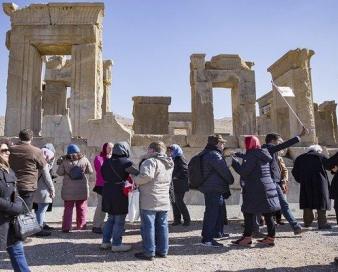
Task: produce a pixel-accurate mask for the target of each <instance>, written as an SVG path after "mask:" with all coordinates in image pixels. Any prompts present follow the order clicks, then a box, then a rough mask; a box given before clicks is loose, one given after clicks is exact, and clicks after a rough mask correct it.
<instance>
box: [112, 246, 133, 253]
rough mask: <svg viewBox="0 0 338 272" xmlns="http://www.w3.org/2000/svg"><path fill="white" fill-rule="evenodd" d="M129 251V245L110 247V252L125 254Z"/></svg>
mask: <svg viewBox="0 0 338 272" xmlns="http://www.w3.org/2000/svg"><path fill="white" fill-rule="evenodd" d="M129 250H131V245H124V244H122V245H119V246H111V251H112V252H126V251H129Z"/></svg>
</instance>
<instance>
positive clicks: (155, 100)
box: [133, 96, 171, 105]
mask: <svg viewBox="0 0 338 272" xmlns="http://www.w3.org/2000/svg"><path fill="white" fill-rule="evenodd" d="M133 101H134V103H135V104H163V105H170V104H171V97H170V96H133Z"/></svg>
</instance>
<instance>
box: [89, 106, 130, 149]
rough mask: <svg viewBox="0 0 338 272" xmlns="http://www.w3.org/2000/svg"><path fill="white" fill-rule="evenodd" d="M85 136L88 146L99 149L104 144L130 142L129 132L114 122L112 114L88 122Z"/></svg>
mask: <svg viewBox="0 0 338 272" xmlns="http://www.w3.org/2000/svg"><path fill="white" fill-rule="evenodd" d="M87 134H88V139H87V141H88V146H99V147H101V146H102V145H103V144H104V143H105V142H113V143H114V142H119V141H125V142H128V143H129V144H130V142H131V132H130V131H129V130H127V129H126V128H124V127H123V125H121V124H119V123H118V122H117V121H116V119H115V116H114V114H113V113H112V112H108V113H106V115H104V116H103V119H92V120H88V131H87Z"/></svg>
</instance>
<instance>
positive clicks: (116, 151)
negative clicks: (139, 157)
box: [112, 142, 130, 158]
mask: <svg viewBox="0 0 338 272" xmlns="http://www.w3.org/2000/svg"><path fill="white" fill-rule="evenodd" d="M112 155H113V156H115V157H127V158H129V156H130V147H129V144H128V143H127V142H117V143H116V144H114V147H113V154H112Z"/></svg>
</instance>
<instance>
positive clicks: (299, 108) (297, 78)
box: [268, 48, 317, 144]
mask: <svg viewBox="0 0 338 272" xmlns="http://www.w3.org/2000/svg"><path fill="white" fill-rule="evenodd" d="M313 55H314V51H313V50H309V49H299V48H298V49H295V50H290V51H289V52H287V53H286V54H284V55H283V56H282V57H281V58H280V59H278V60H277V61H276V62H275V63H274V64H272V65H271V66H270V67H269V68H268V72H270V73H271V75H272V79H273V81H274V82H275V83H276V85H278V86H287V87H290V88H291V89H292V90H293V92H294V94H295V97H289V98H287V99H288V102H289V103H290V105H291V106H292V107H293V109H294V110H295V112H296V113H297V115H298V116H299V118H300V120H302V122H303V123H304V125H305V127H307V128H308V129H309V131H310V134H309V135H308V136H306V137H304V142H305V143H308V144H312V143H316V142H317V136H316V129H315V115H314V109H313V95H312V82H311V68H310V59H311V57H312V56H313ZM281 99H282V98H281V96H280V94H279V93H278V92H277V91H273V102H272V103H273V105H272V108H274V109H275V110H273V111H272V112H271V120H272V124H273V129H274V130H275V131H277V132H279V133H281V134H282V135H283V136H284V137H286V138H288V137H291V136H293V135H296V134H297V133H298V132H299V131H300V129H301V126H300V124H299V122H298V121H297V120H296V118H295V117H294V116H293V115H292V113H291V112H290V110H289V108H288V107H287V105H286V104H285V102H282V101H281Z"/></svg>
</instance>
